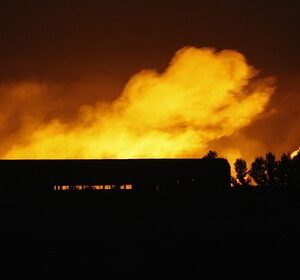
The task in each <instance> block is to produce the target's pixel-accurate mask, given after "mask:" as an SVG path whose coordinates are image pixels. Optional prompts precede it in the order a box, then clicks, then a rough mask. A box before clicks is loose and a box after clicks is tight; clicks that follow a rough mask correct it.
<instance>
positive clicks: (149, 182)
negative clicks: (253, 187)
mask: <svg viewBox="0 0 300 280" xmlns="http://www.w3.org/2000/svg"><path fill="white" fill-rule="evenodd" d="M0 173H1V185H0V188H1V189H0V190H1V191H8V192H10V191H14V192H15V191H20V192H38V193H44V192H49V191H53V186H54V185H99V184H132V185H133V188H134V191H139V192H153V191H157V190H159V191H163V192H172V191H174V190H175V189H181V188H185V189H193V190H195V191H200V192H201V191H222V190H225V189H228V188H229V187H230V166H229V164H228V162H227V161H226V160H224V159H130V160H2V161H0Z"/></svg>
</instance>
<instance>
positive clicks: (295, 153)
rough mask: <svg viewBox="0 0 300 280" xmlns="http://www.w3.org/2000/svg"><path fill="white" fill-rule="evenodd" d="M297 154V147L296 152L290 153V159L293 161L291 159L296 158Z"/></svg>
mask: <svg viewBox="0 0 300 280" xmlns="http://www.w3.org/2000/svg"><path fill="white" fill-rule="evenodd" d="M299 153H300V147H299V149H298V150H296V151H294V152H292V153H291V155H290V157H291V158H292V159H293V158H294V157H296V156H297V155H298V154H299Z"/></svg>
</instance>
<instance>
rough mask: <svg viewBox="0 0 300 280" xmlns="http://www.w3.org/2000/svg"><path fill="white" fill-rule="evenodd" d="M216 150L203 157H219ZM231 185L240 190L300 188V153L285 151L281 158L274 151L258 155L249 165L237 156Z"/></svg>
mask: <svg viewBox="0 0 300 280" xmlns="http://www.w3.org/2000/svg"><path fill="white" fill-rule="evenodd" d="M217 157H218V153H217V152H216V151H209V152H208V153H207V154H206V155H205V156H204V157H203V158H217ZM234 170H235V175H234V176H231V187H232V188H233V189H238V190H242V189H244V190H247V189H259V190H270V191H273V190H274V191H284V190H300V153H298V155H296V156H294V157H291V155H290V154H289V153H283V154H282V155H281V157H280V158H279V159H277V158H276V157H275V155H274V154H273V153H272V152H268V153H266V155H265V156H259V157H256V158H255V160H254V161H253V162H252V163H251V165H250V166H249V167H248V166H247V162H246V160H244V159H242V158H237V159H236V161H235V163H234Z"/></svg>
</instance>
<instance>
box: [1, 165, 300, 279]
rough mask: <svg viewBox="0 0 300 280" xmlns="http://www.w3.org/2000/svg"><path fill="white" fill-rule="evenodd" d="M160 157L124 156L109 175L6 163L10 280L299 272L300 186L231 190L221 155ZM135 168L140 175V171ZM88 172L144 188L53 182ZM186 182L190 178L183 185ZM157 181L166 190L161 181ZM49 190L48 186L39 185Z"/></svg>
mask: <svg viewBox="0 0 300 280" xmlns="http://www.w3.org/2000/svg"><path fill="white" fill-rule="evenodd" d="M149 162H150V163H149ZM159 162H160V163H159V164H158V163H157V162H156V161H144V162H142V164H140V161H139V164H138V165H136V167H134V166H135V165H131V164H132V162H131V161H130V162H125V163H124V162H122V163H121V165H122V168H119V167H120V165H116V166H118V168H116V169H113V168H111V166H115V163H114V162H113V163H112V165H111V166H110V167H109V168H107V170H105V171H106V172H103V168H104V167H105V166H107V163H102V162H101V164H103V165H101V164H100V165H98V163H97V164H96V165H95V162H88V161H80V162H75V163H74V162H72V163H68V164H66V163H65V162H63V163H62V162H59V163H55V164H54V165H53V162H50V163H49V162H46V165H43V164H44V163H42V164H40V163H38V164H37V163H36V162H33V163H32V162H31V163H30V164H29V163H26V164H24V163H22V162H13V163H8V164H7V163H6V162H4V163H3V162H1V164H2V165H1V170H2V183H1V197H0V205H1V206H0V207H1V208H0V222H1V229H0V230H1V241H0V242H1V259H2V260H1V272H2V273H3V275H8V276H9V277H7V278H5V279H9V278H12V276H14V274H18V275H20V274H21V276H22V277H25V276H27V275H29V276H33V275H35V274H37V275H38V277H39V278H40V279H44V278H46V277H49V276H51V277H53V278H54V277H60V276H62V275H64V276H67V277H74V276H78V275H80V276H82V277H84V279H91V278H97V279H98V278H99V279H101V278H103V279H122V278H125V277H127V276H130V275H138V277H139V278H147V277H150V276H151V277H152V278H160V277H167V278H168V279H169V278H171V277H175V276H180V277H181V278H183V279H194V278H199V277H201V276H203V277H207V276H206V275H208V276H209V278H211V277H213V276H216V275H217V274H218V275H220V274H221V277H228V276H229V277H234V276H237V277H239V278H241V277H245V276H252V277H261V276H265V277H268V278H270V276H271V275H272V276H274V275H275V274H276V275H277V274H278V273H279V272H283V273H284V276H285V277H287V276H288V274H289V273H295V272H296V273H297V268H298V261H299V257H298V255H299V253H300V193H299V192H297V191H295V190H294V191H289V192H288V191H285V192H283V191H282V192H279V191H277V192H275V191H273V192H271V191H263V190H248V191H237V190H230V188H228V180H227V179H228V178H229V179H230V176H229V175H230V174H229V171H228V166H227V165H226V164H225V163H224V161H222V160H219V161H214V162H211V161H199V164H198V162H195V161H176V162H175V163H174V161H172V162H171V164H170V162H169V161H159ZM166 163H167V164H166ZM11 164H12V165H11ZM49 164H50V165H51V166H52V167H51V166H50V165H49ZM123 164H125V165H126V166H127V167H126V168H127V169H126V168H125V169H124V168H123V167H124V165H123ZM128 164H129V165H128ZM134 164H135V163H134ZM149 164H150V165H149ZM12 166H13V168H12ZM43 166H46V167H47V168H44V167H43ZM49 166H50V167H49ZM63 166H67V167H68V168H67V169H65V168H64V167H63ZM92 166H94V168H92ZM137 166H138V168H139V169H138V171H139V172H133V170H137V169H135V168H137ZM141 166H144V167H145V166H146V167H147V168H144V167H141ZM170 166H172V167H171V168H170ZM182 166H185V168H186V169H184V168H182ZM199 166H200V167H201V168H200V169H199V170H200V171H199V170H198V169H197V168H198V167H199ZM99 167H101V168H102V169H101V168H99ZM179 167H180V168H179ZM155 168H157V169H155ZM166 168H167V169H166ZM10 170H13V171H10ZM66 170H68V172H66ZM93 170H94V171H93ZM99 170H102V171H101V172H100V173H99ZM112 170H114V171H113V172H112ZM116 170H118V173H116V172H115V171H116ZM120 170H123V171H122V172H121V171H120ZM143 170H144V171H143ZM149 170H150V171H152V173H151V172H149ZM154 170H155V172H153V171H154ZM159 170H160V171H159ZM79 171H80V172H81V173H80V172H79ZM127 171H128V172H127ZM129 171H130V172H129ZM177 171H178V172H177ZM179 171H180V172H179ZM99 174H100V175H101V176H100V175H99ZM116 174H117V175H118V176H116ZM128 174H133V175H132V176H131V177H130V178H129V177H127V176H128ZM137 174H138V175H137ZM166 174H167V175H168V176H166ZM105 176H106V177H105ZM147 176H148V177H147ZM197 176H198V177H197ZM82 178H83V179H84V180H83V181H85V182H86V180H87V179H88V178H89V179H91V183H92V182H93V180H94V181H95V180H96V181H97V180H100V179H103V178H106V179H105V180H107V181H109V180H112V179H116V178H117V179H118V180H119V179H120V183H121V182H124V180H125V181H127V182H131V183H133V184H134V185H135V183H136V184H144V185H145V186H146V187H145V188H141V189H140V190H138V189H133V190H131V191H118V190H116V191H108V192H102V191H100V192H97V191H66V192H64V191H61V192H60V191H59V192H56V191H52V189H51V191H49V190H50V189H49V188H47V187H49V186H51V184H54V183H55V182H59V183H62V184H63V183H66V182H68V181H70V180H71V181H72V180H74V182H72V183H75V181H76V182H78V180H81V179H82ZM145 178H147V179H146V180H145ZM191 178H192V179H193V180H192V181H191ZM75 179H76V180H75ZM178 179H180V182H183V183H182V185H180V184H179V185H178V184H177V183H176V184H177V185H176V186H177V187H176V188H175V187H174V186H175V185H173V184H174V182H177V180H178ZM198 179H199V180H200V181H199V180H198ZM197 180H198V181H197ZM83 181H82V182H83ZM222 181H226V183H224V186H223V185H222V184H221V183H220V182H222ZM49 182H50V183H49ZM157 182H158V183H160V184H161V185H162V186H164V188H160V189H159V191H157V190H156V188H153V186H154V185H153V184H154V183H155V184H156V183H157ZM171 182H173V183H171ZM152 183H153V184H152ZM39 184H42V185H39ZM43 184H45V185H43ZM12 187H13V188H12ZM212 187H213V188H212ZM42 189H43V190H47V191H42V192H40V191H37V190H42ZM145 189H147V190H148V191H144V190H145ZM141 190H142V191H141ZM164 190H166V191H164ZM6 273H8V274H6ZM277 276H278V275H277ZM3 279H4V278H3Z"/></svg>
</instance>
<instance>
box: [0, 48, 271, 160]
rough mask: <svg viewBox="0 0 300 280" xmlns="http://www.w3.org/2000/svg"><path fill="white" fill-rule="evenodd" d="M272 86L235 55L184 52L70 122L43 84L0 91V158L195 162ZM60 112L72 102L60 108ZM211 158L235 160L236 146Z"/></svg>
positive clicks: (240, 123)
mask: <svg viewBox="0 0 300 280" xmlns="http://www.w3.org/2000/svg"><path fill="white" fill-rule="evenodd" d="M272 84H273V83H272V79H270V78H267V79H259V78H258V77H257V71H256V70H255V69H254V68H253V67H252V66H250V65H248V63H247V61H246V59H245V57H244V56H243V55H242V54H241V53H239V52H237V51H234V50H223V51H219V52H217V51H216V50H214V49H211V48H194V47H185V48H182V49H180V50H179V51H177V52H176V54H175V55H174V57H173V58H172V60H171V62H170V64H169V65H168V67H167V68H166V69H165V71H164V72H162V73H158V72H156V71H154V70H143V71H141V72H139V73H137V74H136V75H134V76H133V77H131V79H130V80H129V82H128V83H127V85H126V86H125V88H124V90H123V92H122V94H121V95H120V96H119V97H118V98H117V99H116V100H114V101H112V102H107V101H106V102H104V101H98V102H95V103H94V104H93V105H83V103H81V106H80V108H79V109H78V110H77V112H76V114H73V115H72V118H68V117H66V116H64V117H62V116H63V113H62V112H61V111H62V110H64V109H63V106H62V104H61V102H60V101H57V102H53V100H52V101H51V102H50V101H49V102H50V103H49V102H47V100H48V99H47V98H48V97H47V95H46V94H45V92H47V91H49V86H47V85H45V84H41V83H23V84H17V85H13V86H6V87H4V86H2V88H1V89H0V90H1V92H2V95H3V94H5V95H6V97H5V98H4V97H3V96H2V99H3V100H4V101H5V102H6V103H7V104H6V105H5V108H6V109H5V110H1V112H0V125H1V123H2V124H4V125H3V126H2V127H3V128H0V135H1V138H2V139H1V141H2V142H3V143H2V149H1V150H0V153H1V154H0V156H1V158H5V159H17V158H26V159H27V158H30V159H35V158H50V159H54V158H163V157H200V156H202V155H203V154H205V153H206V152H207V151H208V149H209V148H210V143H211V141H215V140H217V139H220V138H222V137H230V136H233V135H234V134H235V133H237V132H238V131H239V130H240V129H242V128H244V127H246V126H248V125H249V124H250V123H251V122H253V121H254V120H255V119H256V118H257V117H258V116H259V115H260V114H261V113H262V112H264V110H265V108H266V106H267V104H268V102H269V99H270V97H271V95H272V93H273V91H274V87H273V85H272ZM3 92H4V93H3ZM81 94H82V95H83V96H84V95H88V94H89V92H88V91H87V92H84V91H83V92H82V93H81ZM63 98H64V97H63V96H62V100H63ZM27 99H30V101H28V100H27ZM99 100H100V98H99ZM47 103H48V104H47ZM24 106H27V107H26V108H24ZM68 106H70V107H71V106H72V102H69V103H65V107H68ZM57 108H60V109H59V110H60V112H59V113H57V112H56V113H55V111H57V110H58V109H57ZM67 110H69V109H67ZM23 111H24V112H26V113H24V114H23V113H22V112H23ZM45 112H47V114H45ZM53 112H54V113H53ZM18 116H21V117H20V118H19V121H18V124H14V121H13V120H14V118H18ZM6 122H7V123H9V126H8V125H5V123H6ZM14 125H15V126H16V127H18V130H14ZM1 129H2V131H1ZM12 131H14V133H12ZM15 131H17V132H15ZM6 136H7V137H6ZM218 152H221V154H222V153H223V154H224V155H225V156H226V157H228V158H229V160H230V161H232V160H233V159H234V157H236V156H239V155H240V154H239V148H238V147H237V148H236V149H235V150H232V151H218Z"/></svg>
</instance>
